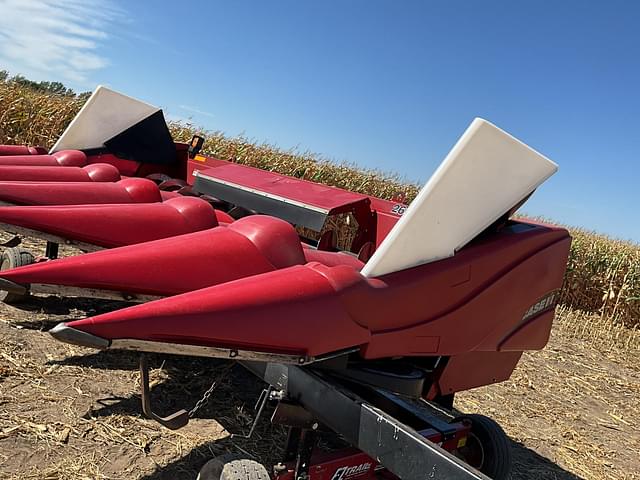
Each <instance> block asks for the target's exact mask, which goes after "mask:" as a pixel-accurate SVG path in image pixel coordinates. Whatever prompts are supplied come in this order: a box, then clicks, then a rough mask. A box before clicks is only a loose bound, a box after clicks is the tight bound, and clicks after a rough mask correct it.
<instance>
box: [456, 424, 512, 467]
mask: <svg viewBox="0 0 640 480" xmlns="http://www.w3.org/2000/svg"><path fill="white" fill-rule="evenodd" d="M460 420H469V421H470V422H471V432H470V435H469V437H468V438H467V445H466V446H465V447H462V448H460V449H458V450H456V451H455V452H454V454H455V455H456V456H458V457H460V458H462V459H463V460H465V461H466V462H467V463H469V465H471V466H472V467H474V468H476V469H478V470H480V471H481V472H482V473H484V474H485V475H487V476H489V477H491V478H492V479H493V480H507V479H508V478H510V475H511V465H512V458H511V445H510V442H509V438H508V437H507V434H506V433H504V430H502V427H501V426H500V425H498V423H497V422H496V421H495V420H493V419H491V418H489V417H485V416H484V415H477V414H473V415H465V416H464V417H460V418H457V419H455V420H454V422H457V421H460ZM474 442H477V443H478V445H474ZM474 446H475V447H476V448H477V446H479V447H480V448H481V450H482V452H481V459H478V455H476V454H477V451H475V452H470V451H469V450H467V451H465V448H466V449H469V448H473V447H474ZM472 454H473V457H472V458H469V457H470V456H471V455H472Z"/></svg>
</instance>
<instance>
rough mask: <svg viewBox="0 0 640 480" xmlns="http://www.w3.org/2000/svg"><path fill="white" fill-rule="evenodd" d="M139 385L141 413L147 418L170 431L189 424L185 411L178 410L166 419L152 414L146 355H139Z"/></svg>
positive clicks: (187, 413) (187, 414)
mask: <svg viewBox="0 0 640 480" xmlns="http://www.w3.org/2000/svg"><path fill="white" fill-rule="evenodd" d="M140 383H142V411H143V412H144V414H145V415H146V416H147V417H149V418H151V419H152V420H155V421H156V422H158V423H159V424H160V425H162V426H163V427H167V428H168V429H170V430H177V429H179V428H182V427H184V426H185V425H186V424H187V423H189V412H187V411H186V410H178V411H177V412H175V413H172V414H171V415H169V416H168V417H161V416H160V415H157V414H155V413H154V412H153V409H152V408H151V392H150V389H149V364H148V362H147V357H146V355H140Z"/></svg>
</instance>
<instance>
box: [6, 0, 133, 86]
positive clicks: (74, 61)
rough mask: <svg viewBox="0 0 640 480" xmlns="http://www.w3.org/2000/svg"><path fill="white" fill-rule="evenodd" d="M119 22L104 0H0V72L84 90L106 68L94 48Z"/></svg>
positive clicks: (119, 14) (119, 15) (112, 7)
mask: <svg viewBox="0 0 640 480" xmlns="http://www.w3.org/2000/svg"><path fill="white" fill-rule="evenodd" d="M123 17H124V12H123V11H122V10H120V9H119V8H118V7H116V6H115V5H112V4H110V3H108V1H105V0H0V69H7V70H9V71H11V72H12V73H21V74H23V75H25V76H27V77H28V78H31V79H33V80H62V81H67V82H71V83H72V84H74V85H79V86H81V87H86V86H89V84H88V82H87V81H88V77H89V75H90V74H91V73H92V72H94V71H96V70H100V69H102V68H104V67H106V66H107V65H108V64H109V61H108V59H107V58H105V57H104V56H103V55H101V54H100V51H99V46H100V43H101V42H102V41H104V40H105V39H107V37H108V34H107V31H108V29H109V26H110V24H112V23H114V22H116V21H118V20H119V19H121V18H123Z"/></svg>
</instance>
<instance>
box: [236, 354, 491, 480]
mask: <svg viewBox="0 0 640 480" xmlns="http://www.w3.org/2000/svg"><path fill="white" fill-rule="evenodd" d="M240 363H241V364H242V365H243V366H244V367H246V368H247V369H249V370H250V371H251V372H253V373H254V374H255V375H257V376H259V377H260V378H262V379H264V380H265V381H266V382H267V383H269V384H271V385H272V386H273V387H274V388H276V389H282V390H284V391H286V392H287V394H288V396H289V398H291V399H293V400H296V401H297V402H299V403H300V404H301V405H302V406H303V407H305V408H306V409H307V410H309V412H311V413H312V414H313V415H314V416H315V417H316V418H318V420H320V422H322V423H324V424H325V425H326V426H328V427H329V428H331V429H332V430H333V431H334V432H336V433H338V434H340V435H342V436H343V437H344V438H345V439H346V440H347V441H348V442H349V443H351V444H352V445H353V446H355V447H357V448H359V449H360V450H362V451H363V452H365V453H366V454H367V455H369V456H371V457H372V458H374V459H376V460H377V461H378V462H380V464H381V465H382V466H384V467H385V468H387V469H388V470H389V471H391V472H392V473H394V474H395V475H397V476H398V477H400V478H401V479H402V480H424V479H425V478H429V479H433V480H470V479H474V480H489V477H487V476H486V475H484V474H482V473H480V472H478V471H477V470H475V469H474V468H472V467H470V466H469V465H467V464H466V463H464V462H463V461H461V460H459V459H458V458H456V457H454V456H453V455H452V454H450V453H449V452H447V451H445V450H444V449H442V448H440V447H439V446H438V445H436V444H434V443H433V442H430V441H429V440H427V439H425V438H424V437H423V436H421V435H420V434H419V433H418V432H416V431H415V430H414V429H412V428H410V427H408V426H407V425H404V424H403V423H401V422H399V421H398V420H396V419H395V418H393V417H392V416H391V415H388V414H387V413H385V412H383V411H381V410H379V409H377V408H376V407H374V406H372V405H369V404H367V403H365V402H364V401H363V400H362V399H360V398H359V397H358V396H357V395H355V394H354V393H352V392H349V391H348V390H346V389H344V388H342V387H338V386H337V385H334V384H332V383H330V382H329V381H327V380H326V379H324V378H323V377H322V376H321V374H319V373H318V372H314V371H311V370H310V369H308V368H301V367H298V366H294V365H283V364H274V363H269V364H261V363H258V362H251V361H243V362H240Z"/></svg>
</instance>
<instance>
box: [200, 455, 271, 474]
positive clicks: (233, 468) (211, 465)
mask: <svg viewBox="0 0 640 480" xmlns="http://www.w3.org/2000/svg"><path fill="white" fill-rule="evenodd" d="M196 480H270V476H269V473H268V472H267V469H266V468H265V467H264V465H262V464H260V463H258V462H256V461H255V460H249V459H246V458H238V456H237V455H233V454H231V455H222V456H220V457H216V458H214V459H213V460H209V461H208V462H207V463H206V464H205V465H204V467H202V469H200V473H198V478H197V479H196Z"/></svg>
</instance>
